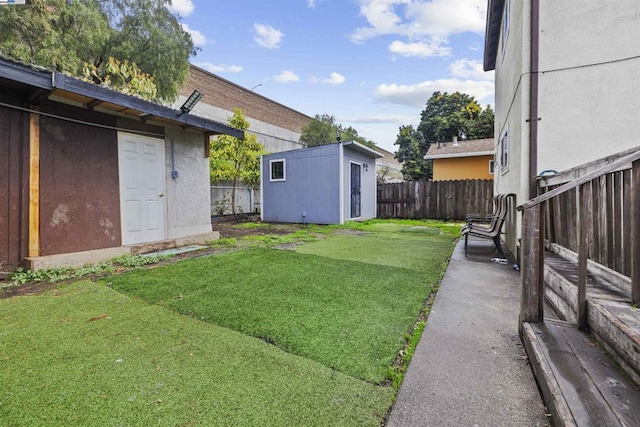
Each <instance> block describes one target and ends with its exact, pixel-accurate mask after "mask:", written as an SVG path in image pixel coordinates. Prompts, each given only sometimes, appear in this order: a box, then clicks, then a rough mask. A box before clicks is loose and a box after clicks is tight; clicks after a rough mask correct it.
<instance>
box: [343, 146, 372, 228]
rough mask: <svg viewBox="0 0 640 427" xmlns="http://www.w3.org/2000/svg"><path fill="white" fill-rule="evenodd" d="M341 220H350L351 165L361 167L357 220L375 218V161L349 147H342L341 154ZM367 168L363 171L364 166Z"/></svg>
mask: <svg viewBox="0 0 640 427" xmlns="http://www.w3.org/2000/svg"><path fill="white" fill-rule="evenodd" d="M343 159H344V160H343V162H342V167H343V176H344V180H343V183H342V185H343V195H342V197H343V204H342V209H343V218H344V220H345V221H349V220H350V219H352V218H351V163H356V164H359V165H361V169H360V173H361V175H360V177H361V182H360V184H361V186H360V189H361V196H360V216H359V217H357V219H359V220H365V219H371V218H375V217H376V159H375V158H374V157H371V156H368V155H366V154H364V153H360V152H357V151H355V150H354V149H352V148H351V146H349V145H345V146H344V154H343ZM365 164H367V165H368V167H367V168H366V169H368V170H365V167H364V165H365Z"/></svg>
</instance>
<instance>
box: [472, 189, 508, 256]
mask: <svg viewBox="0 0 640 427" xmlns="http://www.w3.org/2000/svg"><path fill="white" fill-rule="evenodd" d="M510 197H515V194H499V195H498V196H496V198H495V199H494V204H495V205H494V212H493V214H492V215H491V222H490V223H489V225H488V226H485V225H480V224H478V223H477V222H467V224H466V225H465V226H464V227H462V233H461V237H464V253H465V255H467V251H468V245H469V236H475V237H480V238H483V239H491V240H493V243H494V244H495V245H496V249H497V250H498V255H499V256H500V257H502V258H504V257H505V255H504V251H503V250H502V244H501V243H500V231H501V230H502V225H503V224H504V222H505V220H506V219H507V214H508V213H509V198H510Z"/></svg>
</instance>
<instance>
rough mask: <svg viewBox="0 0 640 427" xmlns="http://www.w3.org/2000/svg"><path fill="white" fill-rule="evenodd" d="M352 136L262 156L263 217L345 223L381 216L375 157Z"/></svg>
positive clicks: (295, 220) (280, 220) (376, 154)
mask: <svg viewBox="0 0 640 427" xmlns="http://www.w3.org/2000/svg"><path fill="white" fill-rule="evenodd" d="M381 157H382V155H381V154H379V153H378V152H376V151H374V150H372V149H371V148H368V147H366V146H364V145H362V144H359V143H357V142H353V141H347V142H342V143H335V144H328V145H321V146H317V147H311V148H303V149H300V150H293V151H285V152H281V153H274V154H268V155H265V156H262V159H261V163H260V167H261V180H260V181H261V188H260V195H261V201H260V205H261V207H262V210H261V216H262V220H263V221H268V222H293V223H313V224H342V223H344V222H345V221H348V220H365V219H369V218H375V216H376V168H375V162H376V159H378V158H381Z"/></svg>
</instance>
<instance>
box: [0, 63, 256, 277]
mask: <svg viewBox="0 0 640 427" xmlns="http://www.w3.org/2000/svg"><path fill="white" fill-rule="evenodd" d="M218 134H228V135H233V136H236V137H239V138H242V137H243V136H244V135H243V133H242V132H241V131H239V130H237V129H233V128H231V127H229V126H227V125H224V124H221V123H218V122H214V121H212V120H208V119H204V118H201V117H196V116H193V115H191V114H188V113H182V112H181V111H176V110H173V109H171V108H168V107H164V106H161V105H158V104H155V103H152V102H148V101H144V100H142V99H140V98H136V97H133V96H128V95H124V94H122V93H119V92H116V91H113V90H110V89H107V88H104V87H101V86H97V85H94V84H91V83H87V82H84V81H81V80H78V79H76V78H73V77H69V76H67V75H65V74H62V73H58V72H52V71H49V70H45V69H42V68H39V67H34V66H29V65H26V64H22V63H19V62H16V61H13V60H8V59H4V58H0V271H5V272H6V271H9V270H12V269H15V268H16V267H18V266H20V265H23V264H26V265H27V266H29V267H31V268H41V267H49V266H61V265H75V266H78V265H82V264H85V263H89V262H96V261H100V260H104V259H108V258H112V257H114V256H118V255H122V254H126V253H131V252H133V251H140V250H145V248H146V249H148V248H150V247H152V246H153V245H151V246H149V245H147V244H148V243H149V242H158V241H161V242H162V246H176V245H180V244H187V243H190V242H204V241H206V240H213V239H215V238H216V237H217V236H216V234H217V233H214V232H212V229H211V218H210V210H209V209H210V199H209V197H210V196H209V159H208V158H207V156H208V152H209V138H210V136H211V135H218ZM141 245H142V246H141ZM145 245H146V246H145ZM25 260H26V261H27V262H26V263H25Z"/></svg>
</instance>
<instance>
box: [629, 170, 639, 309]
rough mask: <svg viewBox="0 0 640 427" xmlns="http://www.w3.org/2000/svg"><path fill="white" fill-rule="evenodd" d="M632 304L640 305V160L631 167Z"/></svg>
mask: <svg viewBox="0 0 640 427" xmlns="http://www.w3.org/2000/svg"><path fill="white" fill-rule="evenodd" d="M631 304H640V160H635V161H634V162H633V165H632V167H631Z"/></svg>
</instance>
